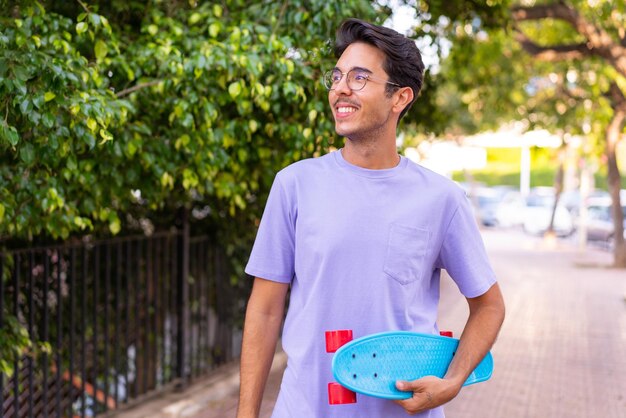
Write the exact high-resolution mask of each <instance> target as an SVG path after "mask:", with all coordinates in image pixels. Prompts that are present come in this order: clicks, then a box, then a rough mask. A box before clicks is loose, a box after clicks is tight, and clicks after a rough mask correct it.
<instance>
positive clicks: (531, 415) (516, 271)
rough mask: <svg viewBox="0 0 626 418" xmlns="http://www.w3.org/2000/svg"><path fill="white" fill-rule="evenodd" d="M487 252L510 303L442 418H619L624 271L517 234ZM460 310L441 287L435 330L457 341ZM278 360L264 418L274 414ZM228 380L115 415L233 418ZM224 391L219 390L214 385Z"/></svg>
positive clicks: (624, 412)
mask: <svg viewBox="0 0 626 418" xmlns="http://www.w3.org/2000/svg"><path fill="white" fill-rule="evenodd" d="M483 236H484V239H485V244H486V246H487V250H488V252H489V254H490V257H491V260H492V263H493V266H494V269H495V271H496V274H497V275H498V278H499V281H500V285H501V287H502V291H503V294H504V297H505V300H506V304H507V318H506V320H505V323H504V326H503V328H502V332H501V333H500V337H499V339H498V342H497V343H496V345H495V347H494V349H493V355H494V359H495V371H494V376H493V377H492V379H491V380H489V381H488V382H485V383H481V384H479V385H474V386H469V387H467V388H464V389H463V390H462V392H461V394H460V395H459V396H458V397H457V398H456V399H454V400H453V401H452V402H450V403H449V404H448V405H447V406H446V415H447V416H448V417H449V418H470V417H472V418H476V417H480V418H537V417H549V418H561V417H563V418H565V417H567V418H590V417H604V418H626V378H625V377H624V376H626V272H625V271H624V270H616V269H611V268H608V265H609V264H610V262H611V259H612V257H611V255H610V254H608V253H606V252H603V251H598V250H593V249H591V250H585V251H581V250H578V249H577V248H576V247H574V246H573V244H569V243H567V242H562V241H561V242H558V243H555V244H551V243H547V242H546V241H543V240H541V239H538V238H534V237H528V236H526V235H524V234H522V233H519V232H515V231H509V232H507V231H492V230H485V231H484V233H483ZM466 316H467V305H466V304H465V303H464V301H463V299H462V297H461V296H460V295H458V292H457V290H456V287H455V285H454V284H453V282H452V281H451V280H450V279H449V278H444V279H443V280H442V300H441V307H440V320H439V323H440V326H441V327H442V328H446V329H451V330H453V331H454V332H455V335H460V332H461V330H462V329H463V324H464V320H465V318H466ZM284 364H285V358H284V354H282V353H281V354H279V356H278V357H277V360H276V361H275V366H274V370H273V372H272V373H271V375H270V381H269V383H268V387H267V390H266V393H265V397H264V404H263V411H262V416H261V418H269V417H270V415H271V408H272V406H273V405H274V401H275V399H276V395H277V393H278V387H279V384H280V377H281V375H282V370H283V368H284ZM224 373H226V374H228V373H230V375H228V377H224V378H220V379H218V380H219V382H216V379H213V380H212V381H211V382H209V381H204V382H198V383H196V384H194V385H193V387H192V388H190V389H189V390H187V391H186V392H185V393H183V394H177V395H176V397H170V398H167V397H165V398H166V399H163V398H162V399H159V400H158V401H154V402H151V403H146V404H144V405H140V406H138V407H136V408H134V409H133V410H130V411H127V412H123V413H118V416H120V417H124V418H139V417H192V418H217V417H219V418H234V417H235V411H236V406H237V396H236V391H237V380H236V365H235V366H231V369H230V371H226V372H224ZM220 382H221V383H220Z"/></svg>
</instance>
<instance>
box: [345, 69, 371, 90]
mask: <svg viewBox="0 0 626 418" xmlns="http://www.w3.org/2000/svg"><path fill="white" fill-rule="evenodd" d="M365 83H367V73H364V72H363V71H358V70H350V71H349V72H348V87H349V88H350V90H353V91H358V90H362V89H363V87H365Z"/></svg>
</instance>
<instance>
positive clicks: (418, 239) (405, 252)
mask: <svg viewBox="0 0 626 418" xmlns="http://www.w3.org/2000/svg"><path fill="white" fill-rule="evenodd" d="M429 238H430V232H429V231H428V230H427V229H422V228H415V227H411V226H404V225H399V224H391V226H390V227H389V240H388V243H387V255H386V256H385V264H384V267H383V270H384V272H385V273H387V274H388V275H389V276H391V277H392V278H393V279H394V280H396V281H397V282H398V283H400V284H409V283H412V282H414V281H416V280H420V279H421V278H422V276H423V274H424V270H425V266H424V262H425V260H426V254H427V252H428V241H429Z"/></svg>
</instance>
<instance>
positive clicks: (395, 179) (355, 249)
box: [238, 19, 504, 418]
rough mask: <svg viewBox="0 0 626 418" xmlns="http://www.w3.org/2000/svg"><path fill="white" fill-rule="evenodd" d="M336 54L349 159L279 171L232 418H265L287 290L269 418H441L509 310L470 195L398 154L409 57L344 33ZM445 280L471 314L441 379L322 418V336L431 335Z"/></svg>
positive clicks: (253, 269) (326, 360) (399, 41)
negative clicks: (278, 380) (279, 375)
mask: <svg viewBox="0 0 626 418" xmlns="http://www.w3.org/2000/svg"><path fill="white" fill-rule="evenodd" d="M335 53H336V56H337V57H338V61H337V64H336V67H335V68H334V69H333V70H331V71H330V72H329V73H327V75H326V76H325V84H326V86H327V88H328V89H329V92H328V101H329V104H330V107H331V110H332V112H333V116H334V119H335V129H336V131H337V133H338V134H339V135H341V136H343V137H345V145H344V147H343V148H342V149H340V150H338V151H334V152H331V153H329V154H327V155H325V156H323V157H319V158H314V159H308V160H304V161H300V162H298V163H295V164H292V165H291V166H289V167H287V168H285V169H283V170H282V171H281V172H279V173H278V174H277V176H276V179H275V181H274V184H273V186H272V190H271V192H270V196H269V199H268V202H267V206H266V208H265V212H264V214H263V218H262V220H261V224H260V227H259V231H258V235H257V238H256V242H255V244H254V248H253V250H252V253H251V256H250V260H249V262H248V265H247V267H246V272H247V273H248V274H250V275H252V276H254V277H255V281H254V286H253V290H252V295H251V297H250V301H249V304H248V308H247V312H246V321H245V326H244V339H243V347H242V355H241V388H240V403H239V410H238V418H249V417H258V414H259V409H260V405H261V399H262V395H263V390H264V388H265V383H266V380H267V376H268V372H269V369H270V365H271V362H272V358H273V354H274V350H275V347H276V342H277V338H278V336H279V331H280V325H281V323H282V319H283V310H284V308H283V307H284V305H285V297H286V294H287V290H288V288H289V287H291V296H290V303H289V310H288V312H287V316H286V320H285V324H284V328H283V336H282V344H283V348H284V350H285V352H286V354H287V357H288V364H287V369H286V371H285V373H284V376H283V382H282V385H281V390H280V394H279V396H278V400H277V403H276V406H275V409H274V413H273V418H296V417H297V418H335V417H336V418H369V417H371V418H374V417H377V418H378V417H380V418H393V417H405V416H407V414H416V413H419V414H420V415H418V416H420V417H443V416H444V415H443V410H442V408H441V407H440V406H441V405H443V404H444V403H446V402H448V401H450V400H451V399H452V398H454V397H455V396H456V395H457V394H458V392H459V391H460V389H461V386H462V384H463V382H464V381H465V380H466V378H467V377H468V375H469V374H470V372H471V371H472V370H473V368H474V367H475V366H476V365H477V364H478V363H479V361H480V360H481V359H482V358H483V357H484V355H485V354H486V353H487V351H488V350H489V349H490V348H491V346H492V344H493V343H494V341H495V339H496V335H497V333H498V331H499V329H500V326H501V324H502V321H503V318H504V304H503V301H502V296H501V294H500V290H499V288H498V285H497V283H496V278H495V275H494V273H493V271H492V269H491V267H490V265H489V262H488V260H487V256H486V253H485V249H484V246H483V243H482V240H481V237H480V235H479V232H478V229H477V227H476V223H475V221H474V217H473V215H472V211H471V209H470V206H469V203H468V200H467V198H466V197H465V195H464V193H463V191H462V190H461V189H460V188H459V187H457V186H456V185H455V184H454V183H453V182H451V181H449V180H448V179H446V178H444V177H442V176H439V175H437V174H435V173H433V172H431V171H429V170H427V169H425V168H423V167H420V166H419V165H417V164H414V163H412V162H410V161H409V160H407V159H406V158H404V157H401V156H400V155H398V153H397V151H396V128H397V125H398V122H399V119H400V117H401V116H402V115H403V114H404V112H406V111H407V110H408V109H409V107H410V106H411V105H412V103H413V102H414V101H415V99H416V98H417V95H418V93H419V91H420V89H421V85H422V78H423V70H424V65H423V63H422V60H421V56H420V54H419V51H418V49H417V47H416V46H415V43H414V42H413V41H411V40H409V39H407V38H405V37H403V36H402V35H400V34H398V33H397V32H395V31H393V30H391V29H387V28H384V27H379V26H375V25H371V24H369V23H366V22H362V21H359V20H356V19H350V20H347V21H346V22H344V23H343V24H342V26H341V27H340V28H339V30H338V32H337V42H336V49H335ZM441 269H446V270H447V271H448V273H449V274H450V275H451V277H452V278H453V279H454V280H455V282H456V284H457V285H458V287H459V289H460V291H461V292H462V293H463V295H464V296H465V297H466V298H467V301H468V304H469V310H470V314H469V318H468V322H467V324H466V326H465V329H464V332H463V335H462V336H461V342H460V344H459V348H458V351H457V353H456V355H455V357H454V360H453V362H452V364H451V365H450V367H449V369H448V372H447V374H446V376H445V377H444V378H443V379H439V378H435V377H427V378H423V379H419V380H416V381H414V382H397V387H398V389H400V390H404V391H410V392H413V396H412V398H411V399H408V400H405V401H399V402H393V401H388V400H382V399H376V398H372V397H367V396H360V397H359V401H358V403H356V404H349V405H333V406H331V405H328V400H327V384H328V383H329V382H331V381H333V378H332V373H331V367H330V363H331V359H332V356H331V355H329V354H327V353H326V352H325V345H324V344H325V343H324V331H327V330H335V329H352V330H353V331H354V335H355V336H357V337H360V336H365V335H367V334H371V333H375V332H382V331H390V330H409V331H416V332H422V333H433V334H437V333H438V329H437V324H436V320H437V305H438V302H439V278H440V272H441Z"/></svg>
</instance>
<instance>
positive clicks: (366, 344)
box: [326, 330, 493, 405]
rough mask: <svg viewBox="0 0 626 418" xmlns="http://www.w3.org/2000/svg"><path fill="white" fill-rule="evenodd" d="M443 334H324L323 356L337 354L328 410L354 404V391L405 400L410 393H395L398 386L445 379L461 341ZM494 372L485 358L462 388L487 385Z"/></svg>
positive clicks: (488, 355)
mask: <svg viewBox="0 0 626 418" xmlns="http://www.w3.org/2000/svg"><path fill="white" fill-rule="evenodd" d="M451 337H452V333H450V332H447V331H444V332H442V333H441V335H430V334H420V333H416V332H407V331H392V332H383V333H378V334H371V335H368V336H365V337H362V338H358V339H356V340H354V341H352V331H351V330H340V331H327V332H326V351H327V352H329V353H333V352H335V355H334V356H333V360H332V371H333V375H334V377H335V379H336V380H337V382H338V383H329V384H328V401H329V403H330V404H331V405H337V404H345V403H355V402H356V392H358V393H361V394H364V395H369V396H374V397H378V398H384V399H394V400H399V399H408V398H410V397H411V396H412V395H413V394H412V393H411V392H403V391H399V390H398V389H396V385H395V383H396V381H398V380H406V381H412V380H416V379H419V378H421V377H424V376H437V377H443V376H444V375H445V373H446V371H447V370H448V366H449V365H450V362H451V361H452V357H453V356H454V354H455V352H456V348H457V346H458V344H459V340H458V339H456V338H451ZM492 372H493V357H492V356H491V353H487V355H486V356H485V358H484V359H483V360H482V361H481V362H480V364H479V365H478V366H477V367H476V369H475V370H474V371H473V372H472V374H470V376H469V377H468V378H467V380H466V381H465V383H464V384H463V386H467V385H471V384H473V383H478V382H482V381H485V380H487V379H489V378H490V377H491V374H492Z"/></svg>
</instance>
